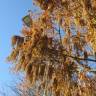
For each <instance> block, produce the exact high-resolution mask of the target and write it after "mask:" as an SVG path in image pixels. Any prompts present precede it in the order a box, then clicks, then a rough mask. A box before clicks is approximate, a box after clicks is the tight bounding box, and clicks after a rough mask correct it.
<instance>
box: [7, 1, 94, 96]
mask: <svg viewBox="0 0 96 96" xmlns="http://www.w3.org/2000/svg"><path fill="white" fill-rule="evenodd" d="M34 3H35V4H36V5H38V6H39V7H40V8H41V11H40V12H39V13H31V12H30V13H29V14H28V15H27V16H26V17H24V18H23V22H24V26H23V28H22V34H21V36H14V37H13V38H12V45H13V47H14V48H13V51H12V53H11V55H10V56H9V57H8V60H9V61H12V62H13V63H15V70H16V71H23V72H25V74H26V76H25V82H24V83H23V84H25V83H26V84H27V86H30V87H34V86H36V87H35V89H36V92H35V93H36V95H37V96H38V95H40V96H42V94H45V95H46V96H48V95H49V94H51V96H52V95H53V96H95V95H96V87H95V86H94V85H95V84H96V82H95V79H94V78H96V76H95V75H96V74H95V72H94V71H93V69H92V67H91V66H89V65H90V64H91V63H92V62H95V63H96V59H95V54H96V18H95V17H96V0H34ZM90 62H91V63H90ZM88 73H89V74H91V73H92V74H93V76H92V77H90V76H88V75H87V74H88ZM93 82H94V83H93Z"/></svg>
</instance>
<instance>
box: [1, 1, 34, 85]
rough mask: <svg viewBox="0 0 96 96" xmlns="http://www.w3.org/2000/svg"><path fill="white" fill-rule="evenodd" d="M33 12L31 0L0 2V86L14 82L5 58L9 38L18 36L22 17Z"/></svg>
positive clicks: (7, 52)
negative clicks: (29, 11)
mask: <svg viewBox="0 0 96 96" xmlns="http://www.w3.org/2000/svg"><path fill="white" fill-rule="evenodd" d="M29 9H31V10H33V11H34V10H35V8H34V7H33V5H32V0H0V86H3V85H4V84H6V83H9V82H11V80H14V76H13V74H10V71H9V69H10V65H11V64H10V63H8V62H6V57H7V56H8V55H9V53H10V51H11V36H12V35H15V34H20V30H21V28H22V17H23V16H25V15H26V14H27V12H28V10H29Z"/></svg>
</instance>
